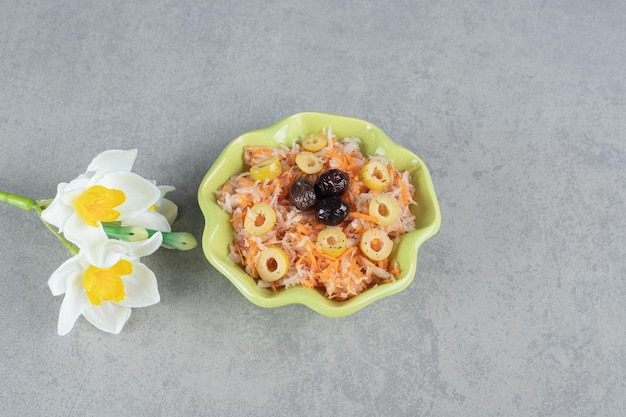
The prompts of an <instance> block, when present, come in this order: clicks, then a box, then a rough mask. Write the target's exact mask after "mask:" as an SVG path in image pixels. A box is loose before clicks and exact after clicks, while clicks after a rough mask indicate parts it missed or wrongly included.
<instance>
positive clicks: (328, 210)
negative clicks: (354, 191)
mask: <svg viewBox="0 0 626 417" xmlns="http://www.w3.org/2000/svg"><path fill="white" fill-rule="evenodd" d="M314 209H315V217H316V218H317V220H319V221H321V222H322V223H324V224H327V225H329V226H336V225H338V224H339V223H341V222H342V221H344V220H345V218H346V216H347V215H348V210H349V209H350V206H349V205H348V203H346V202H345V201H343V200H342V199H341V198H339V197H326V198H324V199H322V200H318V201H317V203H315V206H314Z"/></svg>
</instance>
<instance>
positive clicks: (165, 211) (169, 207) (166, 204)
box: [157, 198, 178, 224]
mask: <svg viewBox="0 0 626 417" xmlns="http://www.w3.org/2000/svg"><path fill="white" fill-rule="evenodd" d="M157 211H158V212H159V213H161V214H162V215H163V216H165V218H166V219H167V222H168V223H169V224H173V223H174V221H175V220H176V217H178V206H177V205H176V204H174V203H173V202H171V201H170V200H168V199H167V198H164V199H162V200H161V204H159V207H158V208H157Z"/></svg>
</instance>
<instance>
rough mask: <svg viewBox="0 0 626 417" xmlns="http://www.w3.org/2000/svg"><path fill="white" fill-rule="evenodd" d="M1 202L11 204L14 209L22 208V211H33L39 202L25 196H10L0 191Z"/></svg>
mask: <svg viewBox="0 0 626 417" xmlns="http://www.w3.org/2000/svg"><path fill="white" fill-rule="evenodd" d="M0 202H2V203H9V204H10V205H12V206H13V207H17V208H21V209H22V210H26V211H31V210H32V209H34V208H35V206H36V205H37V202H36V201H35V200H33V199H32V198H29V197H24V196H23V195H17V194H9V193H6V192H4V191H0Z"/></svg>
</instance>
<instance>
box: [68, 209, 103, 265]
mask: <svg viewBox="0 0 626 417" xmlns="http://www.w3.org/2000/svg"><path fill="white" fill-rule="evenodd" d="M63 235H64V236H65V238H66V239H67V240H69V241H70V242H72V243H74V244H76V245H77V246H78V247H79V248H80V249H81V250H82V251H83V252H85V255H86V256H87V257H88V258H91V257H92V253H93V252H94V251H95V250H97V249H96V247H97V246H98V245H99V244H101V243H102V242H104V241H106V240H107V239H108V236H107V235H106V233H105V232H104V229H102V227H101V226H98V227H92V226H89V225H88V224H87V223H85V222H84V221H83V219H82V218H81V217H80V216H79V215H78V214H77V213H74V214H72V215H71V216H70V217H69V218H68V219H67V221H66V222H65V227H64V231H63Z"/></svg>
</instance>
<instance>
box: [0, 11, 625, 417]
mask: <svg viewBox="0 0 626 417" xmlns="http://www.w3.org/2000/svg"><path fill="white" fill-rule="evenodd" d="M0 10H1V12H0V141H1V143H2V148H1V149H2V150H1V152H0V189H2V190H5V191H10V192H13V193H18V194H24V195H27V196H31V197H33V198H38V199H40V198H50V197H52V196H54V194H55V192H56V185H57V183H59V182H61V181H68V180H71V179H73V178H74V177H76V176H77V175H78V174H79V173H81V172H83V171H84V170H85V168H86V166H87V164H88V163H89V161H90V160H91V158H93V156H95V155H96V154H97V153H99V152H101V151H102V150H105V149H111V148H122V149H129V148H137V149H138V150H139V156H138V160H137V162H136V164H135V172H137V173H139V174H141V175H142V176H144V177H146V178H155V179H157V180H158V181H159V183H161V184H173V185H175V186H176V187H177V188H178V190H177V191H176V192H175V193H172V194H171V198H172V199H173V200H174V201H175V202H176V203H177V204H178V205H179V206H180V215H179V219H178V221H177V223H176V224H175V228H176V229H177V230H187V231H191V232H192V233H193V234H194V235H195V236H196V237H197V238H198V239H200V238H201V235H202V227H203V218H202V215H201V212H200V209H199V207H198V205H197V189H198V186H199V184H200V181H201V179H202V177H203V176H204V174H205V173H206V171H207V170H208V168H209V167H210V166H211V164H212V163H213V161H214V160H215V158H216V156H217V154H218V153H219V152H220V151H221V149H223V147H224V146H225V145H226V144H227V143H228V142H229V141H230V140H232V139H233V138H235V137H236V136H238V135H239V134H241V133H243V132H246V131H248V130H252V129H256V128H261V127H265V126H268V125H270V124H273V123H274V122H276V121H278V120H280V119H282V118H284V117H286V116H288V115H290V114H293V113H297V112H301V111H309V110H311V111H325V112H331V113H338V114H344V115H349V116H354V117H358V118H361V119H366V120H369V121H370V122H372V123H375V124H377V125H378V126H380V127H381V128H382V129H383V130H385V132H386V133H387V134H388V135H389V136H390V137H391V138H393V139H394V140H395V141H397V142H399V143H401V144H403V145H404V146H406V147H408V148H410V149H412V150H413V151H414V152H415V153H417V154H418V155H419V156H420V157H421V158H422V159H423V160H424V161H425V162H426V164H427V165H428V166H429V167H430V169H431V173H432V176H433V181H434V183H435V187H436V190H437V193H438V197H439V201H440V205H441V211H442V218H443V222H442V226H441V229H440V231H439V233H438V234H437V235H436V236H435V237H433V238H432V239H431V240H429V241H427V242H426V243H425V244H424V245H423V247H422V248H421V249H420V254H419V265H418V269H417V273H416V276H415V279H414V281H413V283H412V284H411V285H410V286H409V288H408V289H406V290H405V291H403V292H402V293H400V294H398V295H395V296H393V297H390V298H386V299H384V300H381V301H378V302H376V303H375V304H373V305H370V306H369V307H367V308H365V309H364V310H362V311H360V312H358V313H357V314H354V315H352V316H349V317H346V318H342V319H329V318H326V317H324V316H321V315H319V314H316V313H314V312H312V311H311V310H308V309H307V308H305V307H303V306H299V305H292V306H287V307H282V308H278V309H262V308H260V307H257V306H255V305H253V304H251V303H250V302H248V301H247V300H246V299H245V298H244V297H243V296H242V295H241V294H240V293H239V292H238V291H237V290H236V289H235V288H234V287H233V286H232V285H231V284H230V282H229V281H228V280H227V279H226V278H224V277H223V276H221V275H220V274H219V273H218V272H217V271H216V270H215V269H214V268H213V267H212V266H211V265H210V264H209V263H208V262H207V261H206V259H205V258H204V256H203V254H202V251H201V250H200V249H196V250H194V251H191V252H185V253H180V252H170V251H165V250H161V251H159V252H158V255H152V256H150V257H148V258H145V262H146V264H147V265H148V266H149V267H150V268H151V269H152V270H153V271H154V272H155V273H156V275H157V278H158V282H159V290H160V293H161V302H160V303H159V304H157V305H155V306H152V307H148V308H142V309H135V310H134V311H133V313H132V316H131V318H130V320H129V322H128V323H127V324H126V327H125V328H124V330H123V331H122V333H121V334H119V335H110V334H107V333H103V332H101V331H99V330H97V329H96V328H94V327H93V326H92V325H91V324H89V323H88V322H87V321H86V320H85V319H84V318H80V319H79V320H78V322H77V323H76V325H75V327H74V329H73V330H72V331H71V333H70V334H68V335H67V336H63V337H61V336H58V335H57V333H56V322H57V317H58V313H59V307H60V305H61V301H62V297H54V296H52V294H51V293H50V290H49V289H48V287H47V279H48V277H49V276H50V274H51V273H52V272H53V271H54V270H55V269H56V268H57V267H58V265H60V264H61V263H62V262H63V261H65V260H66V259H67V252H66V251H65V249H64V248H63V247H62V246H61V245H60V244H59V243H58V242H57V241H56V240H55V238H54V236H53V235H52V234H50V233H49V232H47V231H46V230H45V229H44V228H43V227H42V225H41V224H40V223H39V222H38V220H37V218H36V216H35V215H34V213H29V212H24V211H20V210H18V209H16V208H13V207H9V206H7V205H0V236H1V239H0V271H1V272H0V289H1V290H0V340H2V343H1V345H0V346H1V347H0V374H1V375H2V378H0V415H2V416H134V417H142V416H159V415H163V416H172V415H185V416H195V415H198V416H228V415H232V416H295V415H306V416H337V415H341V416H348V415H360V416H364V415H379V416H421V415H424V416H545V417H553V416H614V417H617V416H624V415H626V379H625V378H626V377H625V375H626V348H625V345H626V314H625V313H626V261H625V259H626V256H625V249H624V247H625V246H624V243H625V241H626V210H625V206H624V201H625V199H626V133H625V132H626V3H625V2H624V1H622V0H600V1H592V2H590V1H582V0H556V1H550V2H547V1H540V0H528V1H525V0H508V1H501V2H498V1H479V0H470V1H464V0H446V1H390V2H373V1H346V2H339V1H330V0H329V1H325V2H277V1H268V2H251V1H214V2H210V1H207V2H204V3H202V2H176V1H165V0H157V1H153V2H138V1H134V0H131V1H112V2H87V1H82V0H81V1H78V0H70V1H56V0H53V1H41V2H38V1H13V0H3V1H0Z"/></svg>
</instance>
